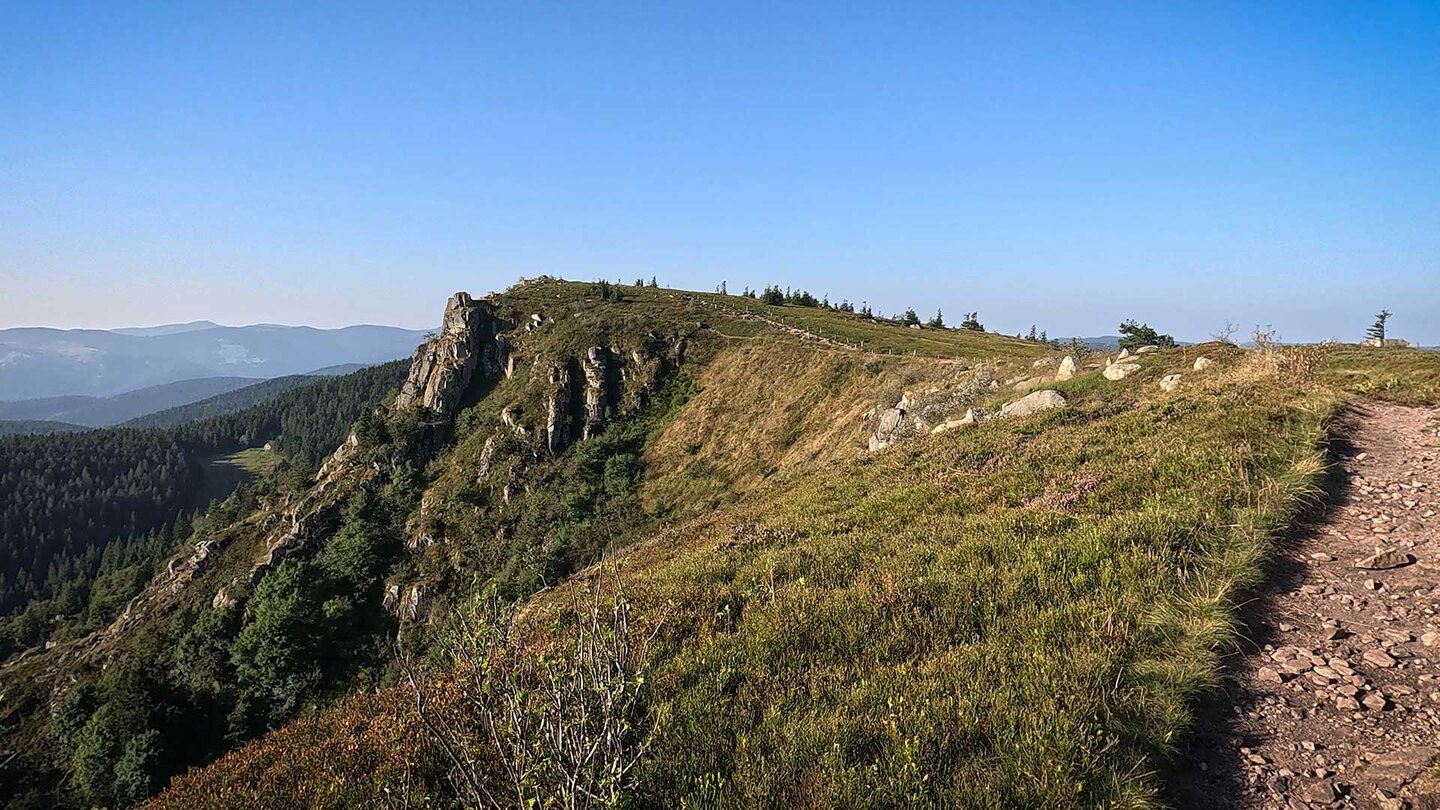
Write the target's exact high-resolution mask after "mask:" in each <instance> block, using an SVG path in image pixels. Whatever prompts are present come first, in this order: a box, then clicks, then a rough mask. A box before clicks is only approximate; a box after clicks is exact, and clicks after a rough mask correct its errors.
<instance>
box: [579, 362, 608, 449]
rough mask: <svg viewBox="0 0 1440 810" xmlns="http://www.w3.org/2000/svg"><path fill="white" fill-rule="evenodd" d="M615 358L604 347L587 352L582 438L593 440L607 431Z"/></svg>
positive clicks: (584, 368) (584, 366)
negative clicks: (606, 418)
mask: <svg viewBox="0 0 1440 810" xmlns="http://www.w3.org/2000/svg"><path fill="white" fill-rule="evenodd" d="M614 365H615V364H614V356H613V355H612V354H611V353H610V350H609V349H607V348H605V347H604V346H591V347H590V348H589V349H588V350H587V351H586V352H585V361H584V363H582V368H583V370H584V372H585V393H584V403H583V412H582V414H581V419H582V421H583V425H582V427H581V438H583V439H591V438H594V437H595V436H598V435H599V434H600V432H601V431H603V430H604V429H605V415H606V412H607V410H608V409H609V407H610V401H611V397H610V389H611V387H612V383H611V380H612V379H613V373H614Z"/></svg>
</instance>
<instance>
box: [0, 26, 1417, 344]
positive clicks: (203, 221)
mask: <svg viewBox="0 0 1440 810" xmlns="http://www.w3.org/2000/svg"><path fill="white" fill-rule="evenodd" d="M302 5H303V8H302V7H301V6H302ZM0 110H3V113H0V327H3V326H17V325H54V326H101V327H105V326H121V325H134V324H143V323H156V322H163V321H180V320H192V319H198V318H210V319H213V320H217V321H220V322H226V323H247V322H257V321H271V322H284V323H308V324H313V325H317V326H336V325H343V324H348V323H358V322H371V323H393V324H397V325H403V326H428V325H431V324H433V323H434V322H435V321H436V320H437V319H438V316H439V311H440V309H441V307H442V305H443V300H444V297H445V296H447V295H448V294H449V293H451V292H453V291H454V290H457V289H466V290H470V291H472V292H475V293H477V294H479V293H484V292H487V291H489V290H495V289H502V288H504V287H505V286H507V285H508V284H509V283H511V282H512V281H513V280H515V279H516V278H517V277H519V276H522V275H524V276H533V275H538V274H540V273H551V274H556V275H562V276H565V277H568V278H579V279H593V278H597V277H606V278H610V279H616V278H623V279H626V280H631V279H633V278H635V277H637V276H643V277H646V278H649V277H650V276H652V275H656V276H658V277H659V278H660V280H661V282H662V283H664V284H667V285H674V286H684V287H693V288H713V287H714V286H715V285H716V284H718V283H719V282H720V281H721V280H722V279H723V280H725V281H727V282H728V284H729V287H730V288H731V289H732V290H738V289H740V288H742V287H743V286H745V285H747V284H749V285H754V286H763V285H765V284H768V283H772V282H774V283H779V284H782V285H787V284H788V285H793V286H797V287H805V288H808V289H810V290H812V291H813V292H815V293H816V294H822V293H828V294H829V295H830V296H831V297H832V298H836V299H838V298H840V297H849V298H851V299H854V300H857V301H858V300H868V301H869V302H870V303H871V304H872V305H873V306H875V307H876V308H877V309H879V310H882V311H885V312H891V311H898V310H900V309H903V308H904V307H906V306H914V307H915V308H916V309H918V310H920V311H922V312H923V313H926V314H929V313H930V312H931V311H933V310H934V309H935V308H937V307H941V308H943V309H944V310H945V312H946V313H947V314H948V315H950V316H951V319H952V320H956V319H958V316H959V315H960V313H961V312H962V311H968V310H978V311H979V312H980V315H981V320H982V321H984V322H985V323H986V325H987V326H989V327H990V328H992V329H999V330H1003V331H1009V332H1015V331H1017V330H1022V329H1028V328H1029V326H1030V324H1032V323H1034V324H1037V325H1038V326H1039V327H1040V328H1041V329H1045V330H1047V331H1048V332H1049V333H1050V334H1051V335H1071V334H1077V333H1078V334H1087V335H1088V334H1104V333H1110V332H1113V331H1114V329H1115V326H1116V324H1117V323H1118V322H1119V321H1120V320H1121V319H1123V318H1127V317H1136V318H1139V319H1142V320H1146V321H1149V322H1150V323H1152V324H1153V325H1155V326H1157V327H1159V328H1161V330H1162V331H1169V332H1173V333H1174V334H1175V335H1176V336H1177V337H1181V338H1188V339H1197V338H1204V337H1205V335H1206V334H1207V333H1209V332H1210V331H1212V330H1214V329H1215V328H1216V327H1218V326H1219V325H1220V324H1223V323H1224V322H1226V321H1231V322H1235V323H1238V324H1240V325H1241V326H1242V327H1244V328H1245V330H1246V331H1248V330H1249V328H1250V327H1251V326H1253V325H1255V324H1257V323H1258V324H1273V325H1274V327H1275V328H1276V329H1278V330H1279V332H1280V334H1281V335H1282V336H1283V337H1285V338H1287V339H1297V340H1310V339H1321V338H1327V337H1339V338H1345V339H1358V337H1359V336H1360V334H1361V332H1362V330H1363V328H1364V327H1365V326H1366V325H1367V324H1368V322H1369V321H1370V319H1371V316H1372V315H1373V313H1374V312H1375V311H1376V310H1378V309H1379V308H1381V307H1389V308H1390V309H1391V310H1393V311H1394V312H1395V317H1394V320H1393V321H1392V333H1393V334H1396V335H1401V336H1407V337H1411V338H1413V339H1417V340H1420V341H1422V342H1425V343H1430V344H1440V3H1434V2H1413V3H1398V4H1383V3H1354V4H1328V3H1315V2H1307V3H1293V4H1286V3H1278V4H1277V3H1233V4H1229V3H1216V2H1205V3H1193V4H1187V3H1053V4H1052V3H1033V4H1027V3H985V4H973V5H967V4H960V3H935V4H925V3H875V4H847V3H817V4H801V3H779V4H777V3H773V2H771V3H755V4H741V3H726V4H719V3H710V4H698V3H684V2H681V3H676V2H671V3H644V4H638V3H637V4H621V3H585V4H563V5H562V4H542V3H531V4H506V5H489V4H480V3H455V4H445V3H419V4H409V3H407V4H401V3H394V4H373V3H364V2H346V3H336V4H290V3H281V4H273V5H271V4H265V3H244V4H234V5H227V4H222V3H194V4H188V3H187V4H182V3H138V2H137V3H109V2H97V3H92V4H74V3H60V2H35V3H30V2H10V3H6V4H3V5H0Z"/></svg>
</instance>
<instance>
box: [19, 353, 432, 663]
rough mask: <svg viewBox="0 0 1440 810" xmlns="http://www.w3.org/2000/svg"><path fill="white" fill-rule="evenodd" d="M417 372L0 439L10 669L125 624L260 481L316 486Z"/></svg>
mask: <svg viewBox="0 0 1440 810" xmlns="http://www.w3.org/2000/svg"><path fill="white" fill-rule="evenodd" d="M407 365H408V364H406V363H404V362H403V361H400V362H395V363H388V364H382V365H379V366H375V367H372V368H367V369H364V370H361V371H358V372H355V373H353V374H350V375H346V376H343V377H326V378H304V380H305V383H306V384H305V385H303V386H302V387H300V388H298V389H294V390H290V391H286V392H283V393H280V394H273V395H271V396H270V397H268V398H267V399H266V400H265V401H262V402H260V403H259V404H255V405H252V406H250V407H248V408H243V409H241V410H239V411H237V412H235V413H229V414H223V415H219V416H212V417H210V418H206V419H200V420H197V421H187V422H186V423H184V424H182V425H179V426H176V427H170V428H164V429H159V428H151V429H138V428H124V427H113V428H103V429H98V430H85V431H80V432H68V433H58V434H56V435H6V436H0V659H3V658H4V657H8V656H9V655H11V654H12V653H14V652H16V651H18V650H24V649H26V648H28V647H31V646H34V645H37V644H43V643H45V642H48V641H54V640H62V639H66V638H70V637H72V636H73V635H74V634H76V633H83V632H87V631H89V630H93V629H94V628H95V627H96V626H97V625H99V624H103V623H105V622H108V621H110V620H112V619H113V618H114V616H115V613H116V612H117V611H118V609H119V608H120V607H121V606H123V604H124V602H125V601H126V600H128V599H129V598H130V597H131V596H133V595H134V594H135V593H136V592H137V591H138V590H139V589H140V587H141V586H143V584H144V579H145V578H147V577H148V576H149V573H150V572H151V570H152V569H153V568H154V566H155V565H156V564H158V563H159V562H161V561H162V560H163V558H164V557H165V556H167V555H168V554H170V553H173V551H174V549H175V547H176V544H177V542H178V541H180V540H183V539H185V537H186V536H187V534H188V531H189V529H188V527H189V525H190V522H191V517H192V516H193V515H195V514H196V513H198V512H203V511H204V510H205V509H206V508H207V507H208V506H210V504H212V502H220V501H225V500H226V498H227V497H228V496H230V495H231V493H232V492H234V491H236V490H237V487H238V488H240V489H241V490H244V489H245V487H241V486H240V485H241V484H242V483H243V482H245V481H247V480H250V479H252V478H254V477H255V473H256V472H257V471H258V470H260V469H268V470H273V471H274V474H273V475H271V476H270V478H271V479H273V480H266V481H263V482H259V489H261V490H273V489H293V488H294V486H297V485H299V484H297V483H295V482H294V481H293V479H296V478H299V479H300V483H302V484H303V479H304V476H305V475H306V474H307V471H310V470H313V469H314V468H315V467H316V466H318V465H319V463H320V461H321V460H322V459H323V458H324V457H325V456H326V455H328V454H329V452H330V451H331V450H332V449H334V447H335V446H336V445H337V444H339V443H340V442H341V441H342V440H343V439H344V437H345V435H346V434H347V433H348V431H349V429H350V425H351V424H352V423H353V422H354V421H355V418H356V417H357V416H358V415H359V414H360V413H361V412H362V411H363V410H365V409H366V408H369V407H373V406H374V405H376V404H377V403H379V402H380V401H381V400H383V399H384V398H385V397H387V396H389V395H390V394H391V393H392V392H393V391H394V390H395V389H396V387H398V385H399V383H400V380H401V379H402V378H403V376H404V374H405V372H406V368H407ZM271 390H273V389H271ZM266 447H268V448H269V449H268V450H265V449H263V448H266ZM256 453H260V454H262V455H263V456H264V458H258V457H257V456H256V455H255V454H256ZM257 461H259V462H262V463H260V464H254V463H251V462H257ZM242 496H244V497H248V495H247V493H245V492H242ZM244 497H242V498H241V500H242V501H244ZM222 506H223V505H222ZM225 508H236V509H239V508H242V507H240V506H238V505H232V506H227V507H225ZM225 508H221V507H217V509H220V512H221V514H228V512H226V511H225ZM243 508H244V509H245V510H246V511H248V509H249V508H250V507H248V506H246V507H243ZM217 519H220V518H219V517H218V516H217ZM222 522H228V518H226V519H223V520H222Z"/></svg>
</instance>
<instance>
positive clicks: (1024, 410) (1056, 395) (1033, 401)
mask: <svg viewBox="0 0 1440 810" xmlns="http://www.w3.org/2000/svg"><path fill="white" fill-rule="evenodd" d="M1065 405H1066V402H1065V397H1062V396H1060V392H1059V391H1051V390H1048V389H1047V390H1044V391H1036V392H1035V393H1033V394H1026V395H1025V396H1023V397H1021V398H1019V399H1017V400H1015V401H1014V402H1011V403H1009V404H1008V405H1006V406H1005V407H1003V408H1001V409H1000V416H1002V417H1017V416H1029V415H1031V414H1034V413H1039V412H1041V411H1049V410H1054V409H1056V408H1063V407H1065Z"/></svg>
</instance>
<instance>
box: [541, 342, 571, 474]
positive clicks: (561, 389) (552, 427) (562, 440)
mask: <svg viewBox="0 0 1440 810" xmlns="http://www.w3.org/2000/svg"><path fill="white" fill-rule="evenodd" d="M547 380H548V381H549V384H550V393H549V394H548V396H547V397H546V400H545V448H546V449H547V450H549V451H550V452H551V454H555V453H559V452H560V451H562V450H564V449H565V448H566V447H568V446H570V395H571V391H570V369H569V367H568V366H566V365H564V364H555V365H551V366H550V371H549V374H548V375H547Z"/></svg>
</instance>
